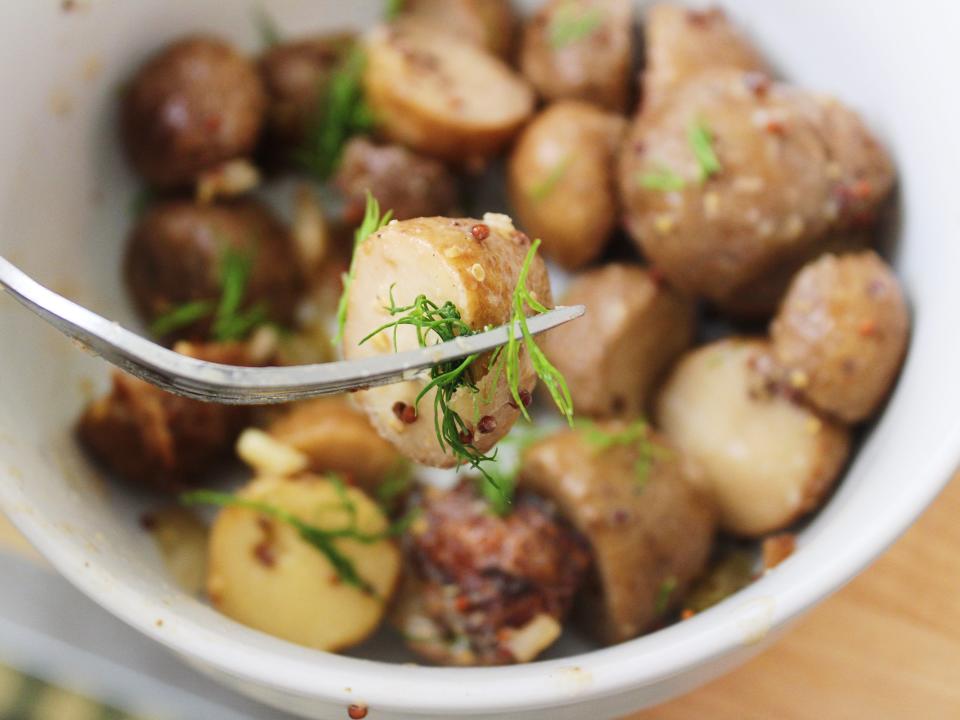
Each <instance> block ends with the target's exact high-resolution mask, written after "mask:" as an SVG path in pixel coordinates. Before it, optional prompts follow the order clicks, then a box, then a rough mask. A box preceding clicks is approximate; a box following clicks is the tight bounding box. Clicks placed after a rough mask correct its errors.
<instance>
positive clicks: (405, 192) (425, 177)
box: [335, 137, 458, 224]
mask: <svg viewBox="0 0 960 720" xmlns="http://www.w3.org/2000/svg"><path fill="white" fill-rule="evenodd" d="M335 182H336V185H337V187H338V188H339V189H340V191H341V192H342V193H343V194H344V196H345V198H346V202H347V208H346V210H345V212H344V214H345V215H346V216H347V217H349V218H356V219H357V224H359V222H360V219H361V218H362V217H363V210H364V207H365V205H366V195H367V192H368V191H369V192H370V194H372V195H373V196H374V197H375V198H376V199H377V201H378V202H379V203H380V207H382V208H384V209H389V210H392V211H393V217H395V218H396V219H397V220H409V219H410V218H418V217H432V216H434V215H449V214H450V213H451V212H452V211H453V209H454V206H455V205H456V204H457V200H458V198H457V181H456V180H455V179H454V177H453V175H452V174H451V173H450V171H449V170H447V168H446V167H444V165H443V163H441V162H439V161H437V160H434V159H433V158H426V157H423V156H421V155H417V154H416V153H415V152H412V151H410V150H407V148H405V147H402V146H400V145H377V144H375V143H373V142H371V141H370V140H369V139H367V138H364V137H357V138H353V139H352V140H350V141H349V142H348V143H347V145H346V147H345V148H344V151H343V159H342V160H341V161H340V167H339V169H338V170H337V176H336V179H335Z"/></svg>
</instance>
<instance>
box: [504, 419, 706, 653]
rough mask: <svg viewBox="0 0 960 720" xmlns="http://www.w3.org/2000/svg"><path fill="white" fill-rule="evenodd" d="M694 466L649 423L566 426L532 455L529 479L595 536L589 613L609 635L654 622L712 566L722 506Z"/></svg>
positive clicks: (623, 635)
mask: <svg viewBox="0 0 960 720" xmlns="http://www.w3.org/2000/svg"><path fill="white" fill-rule="evenodd" d="M636 430H639V431H640V432H635V431H636ZM694 472H695V468H694V467H693V466H691V465H689V464H688V463H687V462H686V461H685V460H684V458H683V456H682V455H680V454H679V453H678V452H677V451H676V450H674V449H673V448H671V447H668V446H667V445H666V443H665V441H664V440H663V439H662V438H660V437H659V436H657V435H654V434H653V433H650V432H649V431H648V430H647V429H646V426H645V425H629V424H627V423H624V422H609V423H603V424H599V425H595V426H587V427H584V428H577V429H574V430H564V431H561V432H559V433H556V434H554V435H552V436H550V437H548V438H546V439H544V440H541V441H539V442H537V443H535V444H534V445H532V446H530V447H529V448H528V449H527V450H526V451H525V452H524V453H523V458H522V465H521V469H520V482H519V487H520V488H522V489H526V490H532V491H533V492H535V493H537V494H538V495H540V496H542V497H544V498H546V499H548V500H552V501H553V502H554V503H556V505H557V507H558V508H559V509H560V514H561V515H563V516H564V517H565V518H566V519H567V520H568V521H569V522H570V523H571V524H572V525H573V526H574V527H575V528H577V529H578V530H579V531H580V532H581V533H582V534H583V535H584V536H585V537H586V538H587V541H588V542H589V543H590V546H591V549H592V551H593V560H594V566H595V568H596V576H597V580H598V586H597V587H595V588H593V589H592V590H591V589H588V592H587V594H586V597H585V598H583V600H584V603H583V605H584V606H583V608H582V610H584V611H585V612H584V614H583V620H584V624H585V625H586V627H587V628H588V629H589V630H590V631H591V632H593V633H595V634H597V635H599V637H600V639H601V640H602V641H603V642H606V643H609V644H613V643H618V642H623V641H625V640H629V639H630V638H634V637H636V636H638V635H640V634H641V633H643V632H645V631H646V630H648V629H650V627H651V626H652V625H654V624H655V623H656V622H657V620H660V619H662V618H664V617H666V615H668V614H669V612H670V610H671V609H673V608H675V607H677V606H678V605H679V603H680V601H681V600H682V598H683V596H684V594H685V593H686V591H687V589H688V588H689V587H690V584H691V582H692V581H693V580H695V579H696V577H697V576H698V575H700V573H701V572H702V571H703V569H704V568H705V567H706V564H707V560H709V558H710V551H711V548H712V547H713V539H714V534H715V530H716V511H715V508H714V507H713V504H712V503H711V501H710V498H709V497H708V496H707V494H706V493H704V492H702V491H701V490H699V489H698V488H697V487H696V486H695V485H694V484H693V483H692V482H691V479H692V478H693V473H694Z"/></svg>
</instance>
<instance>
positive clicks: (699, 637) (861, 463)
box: [0, 0, 960, 719]
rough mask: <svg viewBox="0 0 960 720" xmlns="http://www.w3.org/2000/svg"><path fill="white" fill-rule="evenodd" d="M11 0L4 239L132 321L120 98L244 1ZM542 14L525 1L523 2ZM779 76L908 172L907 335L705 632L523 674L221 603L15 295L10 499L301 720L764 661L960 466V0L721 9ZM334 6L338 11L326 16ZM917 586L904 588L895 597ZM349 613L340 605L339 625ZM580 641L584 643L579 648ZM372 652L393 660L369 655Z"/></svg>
mask: <svg viewBox="0 0 960 720" xmlns="http://www.w3.org/2000/svg"><path fill="white" fill-rule="evenodd" d="M75 4H77V5H78V6H79V9H77V10H74V11H71V12H65V11H63V10H62V9H61V7H60V3H59V2H53V1H52V0H51V1H49V2H35V0H8V1H7V2H4V3H2V4H0V87H3V88H4V92H6V93H7V95H6V97H7V100H6V103H5V107H4V111H3V130H4V131H3V133H2V134H0V197H2V198H3V206H2V208H0V217H2V228H3V232H2V237H0V252H2V253H3V254H4V255H6V256H8V257H9V258H10V259H11V260H13V261H14V262H17V263H20V264H21V265H22V266H23V267H24V268H25V269H27V270H28V271H29V272H31V273H33V274H34V275H35V276H36V277H38V278H39V279H41V280H42V281H45V282H46V283H48V284H50V285H52V286H53V287H54V288H57V289H59V290H60V291H61V292H64V293H66V294H68V295H70V296H72V297H74V298H77V299H79V300H80V301H82V302H84V303H86V304H88V305H89V306H90V307H92V308H94V309H96V310H99V311H102V312H104V313H107V314H109V315H111V316H112V317H115V318H117V319H118V320H120V321H121V322H126V323H134V318H133V316H132V313H131V309H130V306H129V304H128V302H127V301H126V298H125V297H124V292H123V289H122V286H121V284H120V281H119V270H118V268H119V257H120V252H121V248H122V245H123V237H124V232H125V228H126V227H127V225H128V223H129V215H128V210H127V208H128V203H129V202H130V199H131V197H132V196H133V194H134V190H133V188H134V183H133V182H132V178H131V177H130V175H129V173H128V170H127V169H126V167H125V165H124V163H123V161H122V158H121V157H120V155H119V151H118V148H117V142H116V128H115V126H114V110H115V103H114V100H115V97H116V92H117V89H118V87H119V85H120V83H122V82H123V80H124V78H125V77H127V75H128V74H129V73H130V71H131V69H132V68H133V67H134V66H135V65H136V64H137V63H138V62H139V61H141V60H142V59H143V58H144V57H145V56H146V55H147V54H148V53H150V52H151V51H152V50H154V49H155V48H157V47H159V46H161V45H162V44H164V43H165V42H166V41H168V40H170V39H171V38H174V37H176V36H178V35H180V34H183V33H188V32H196V31H198V30H209V31H214V32H218V33H221V34H223V35H225V36H227V37H229V38H233V39H234V40H236V41H237V42H239V43H242V44H244V45H246V46H248V47H250V48H253V47H255V46H256V42H257V41H256V33H255V31H254V28H253V23H252V22H251V19H250V17H251V11H252V6H251V5H250V4H248V3H247V2H224V1H222V0H221V1H219V2H214V1H213V0H208V1H205V2H200V1H199V0H149V1H148V0H138V2H129V1H128V0H90V2H85V0H77V2H76V3H75ZM531 4H532V3H531ZM726 5H727V7H728V9H729V10H730V11H731V13H732V14H733V15H734V16H735V18H736V19H737V21H739V22H740V23H741V24H742V25H743V26H744V27H746V28H747V29H748V31H749V32H751V33H752V34H753V36H754V37H755V38H756V39H757V40H758V42H759V44H760V45H761V46H762V48H763V50H764V51H765V52H766V53H767V54H768V55H769V57H771V58H772V59H773V60H774V61H775V63H776V64H777V66H778V67H779V68H780V69H781V70H782V72H783V74H784V75H785V76H786V77H788V78H790V79H792V80H794V81H796V82H797V83H800V84H802V85H805V86H809V87H811V88H820V89H823V90H826V91H830V92H834V93H836V94H837V95H839V96H840V97H841V98H843V99H844V100H845V101H847V102H848V103H851V104H852V105H854V106H855V107H857V108H859V109H860V110H861V111H862V112H863V113H864V114H865V116H866V117H867V119H868V121H869V122H870V124H871V125H872V126H873V128H874V129H875V130H876V132H877V133H878V134H879V135H880V137H881V138H882V139H883V140H884V142H886V143H887V144H888V145H889V147H890V148H891V149H892V151H893V153H894V155H895V157H896V160H897V163H898V167H899V170H900V177H901V188H900V195H901V199H900V202H901V210H902V223H901V227H900V228H899V239H898V245H897V247H896V250H895V252H894V259H895V261H896V265H897V268H898V270H899V273H900V275H901V277H902V278H903V279H904V281H905V283H906V285H907V287H908V290H909V294H910V299H911V302H912V306H913V312H914V320H915V323H914V331H913V339H912V345H911V350H910V355H909V358H908V361H907V364H906V367H905V369H904V372H903V376H902V378H901V379H900V383H899V385H898V387H897V390H896V392H895V394H894V396H893V398H892V399H891V402H890V404H889V406H888V407H887V409H886V412H885V413H884V415H883V417H882V418H881V420H880V421H879V422H878V423H877V425H876V426H875V427H874V428H873V429H872V431H871V432H870V434H869V437H868V438H867V440H866V442H865V444H864V445H863V447H862V449H861V450H860V452H859V454H858V456H857V458H856V460H855V462H854V463H853V465H852V467H851V469H850V471H849V473H848V474H847V476H846V478H845V479H844V480H843V483H842V485H841V486H840V488H839V490H838V491H837V493H836V494H835V495H834V496H833V498H832V499H831V500H830V502H829V504H828V505H827V507H826V508H825V509H824V510H823V511H822V512H821V513H820V514H819V515H818V516H817V517H816V518H815V519H814V521H813V522H812V523H811V524H810V525H809V527H807V528H806V530H805V531H804V532H803V535H802V537H801V539H800V548H799V551H798V552H797V553H796V554H795V555H794V556H793V557H791V558H790V559H789V560H787V561H786V562H785V563H784V564H783V565H782V566H781V567H780V568H778V569H777V571H776V572H774V573H772V574H771V575H769V576H767V577H765V578H764V579H762V580H760V581H759V582H757V583H755V584H754V585H752V586H751V587H750V588H748V589H747V590H745V591H743V592H741V593H739V594H737V595H736V596H734V597H732V598H730V599H728V600H727V601H725V602H723V603H721V604H720V605H719V606H717V607H715V608H713V609H711V610H709V611H707V612H705V613H703V614H701V615H698V616H697V617H695V618H693V619H692V620H690V621H687V622H684V623H682V624H679V625H675V626H673V627H670V628H667V629H665V630H662V631H660V632H657V633H655V634H653V635H650V636H648V637H644V638H640V639H638V640H634V641H632V642H628V643H624V644H622V645H619V646H616V647H611V648H607V649H603V650H596V651H592V652H585V653H582V654H576V655H573V656H567V657H559V658H555V659H551V660H547V661H543V662H537V663H534V664H530V665H524V666H520V667H509V668H494V669H442V668H428V667H416V666H409V665H399V664H386V663H384V662H375V661H371V660H367V659H359V658H355V657H342V656H337V655H330V654H325V653H321V652H314V651H311V650H307V649H304V648H301V647H297V646H294V645H291V644H288V643H286V642H283V641H281V640H277V639H275V638H272V637H268V636H266V635H263V634H260V633H258V632H255V631H253V630H250V629H247V628H245V627H243V626H240V625H238V624H236V623H234V622H232V621H231V620H229V619H227V618H225V617H223V616H221V615H218V614H217V613H216V612H214V611H213V610H212V609H211V608H209V607H207V606H206V605H204V604H203V603H201V602H199V601H197V600H195V599H193V598H191V597H188V596H186V595H184V594H183V593H181V592H180V591H179V590H177V589H176V588H175V587H174V586H172V585H171V584H170V583H169V582H168V580H167V578H166V576H165V573H164V571H163V568H162V565H161V562H160V560H159V558H158V557H157V554H156V552H155V549H154V548H153V546H152V543H151V541H150V540H149V539H148V537H147V536H146V534H145V533H143V532H142V531H141V529H140V528H139V526H138V514H139V509H140V507H141V506H142V505H143V502H144V500H143V499H142V498H138V497H136V496H133V495H132V494H130V493H127V492H125V491H121V490H118V489H115V488H112V487H111V488H108V487H107V486H106V485H105V484H104V483H103V481H102V480H100V479H98V476H97V474H96V473H94V472H93V471H92V470H91V469H90V468H89V466H88V465H87V463H86V461H85V460H84V458H83V456H82V455H81V454H80V453H79V452H78V450H77V447H76V445H75V444H74V442H73V438H72V435H71V430H72V426H73V423H74V421H75V418H76V417H77V414H78V412H79V411H80V409H81V407H82V406H83V405H84V404H85V402H86V401H87V400H88V399H89V397H90V395H91V392H92V391H93V390H94V389H96V390H99V389H102V388H103V387H105V381H106V377H107V368H106V367H105V366H104V365H103V364H102V363H101V362H100V361H98V360H96V359H94V358H91V357H89V356H87V355H85V354H83V353H82V352H80V351H79V350H77V349H76V348H75V347H73V346H71V344H70V343H69V342H66V341H65V340H64V339H63V338H61V337H59V336H58V335H57V334H56V333H55V332H54V331H52V330H51V329H49V328H48V327H46V326H45V325H44V324H43V323H42V322H40V321H39V320H37V319H36V318H35V317H33V316H32V315H30V314H29V313H27V312H26V311H24V310H22V309H21V308H19V307H18V306H15V305H14V304H13V303H12V302H11V301H9V299H7V298H2V299H0V345H2V350H0V479H2V482H0V497H2V503H3V507H4V509H5V510H6V511H7V512H8V513H9V514H10V516H11V517H12V518H13V520H14V521H15V522H16V523H17V525H18V526H19V527H20V528H21V529H22V530H23V531H24V532H25V533H26V534H27V536H28V537H29V538H30V539H31V540H32V541H33V542H34V543H35V544H36V546H37V547H38V548H39V549H40V550H41V551H42V552H43V553H44V554H45V555H46V557H47V558H49V560H50V561H51V562H52V563H53V564H54V565H56V566H57V568H58V569H59V570H60V571H61V572H62V573H63V574H64V575H65V576H66V577H67V578H69V579H70V580H71V581H72V582H73V583H74V584H76V585H77V586H78V587H79V588H80V589H81V590H83V591H84V592H85V593H87V594H88V595H89V596H90V597H92V598H94V599H95V600H96V601H98V602H99V603H101V604H102V605H103V606H105V607H106V608H108V609H109V610H110V611H112V612H113V613H115V614H116V615H117V616H118V617H120V618H121V619H123V620H124V621H126V622H128V623H130V624H131V625H133V626H134V627H136V628H138V629H139V630H141V631H142V632H144V633H146V634H148V635H150V636H152V637H154V638H155V639H156V640H158V641H159V642H161V643H164V644H166V645H167V646H169V647H170V648H172V649H173V650H175V651H176V652H177V653H179V654H180V655H182V656H183V657H184V658H186V659H188V660H189V661H190V662H191V663H193V664H194V665H195V666H196V667H197V668H199V669H201V670H202V671H204V672H207V673H209V674H211V675H215V676H216V677H218V678H220V679H222V680H223V681H224V682H227V683H229V684H231V685H233V686H234V687H236V688H237V689H239V690H241V691H242V692H245V693H248V694H250V695H253V696H256V697H258V698H261V699H263V700H265V701H266V702H268V703H271V704H273V705H276V706H277V707H281V708H285V709H287V710H289V711H292V712H295V713H301V714H303V715H304V716H309V717H317V718H326V717H330V718H343V717H345V716H346V707H347V706H348V705H350V704H351V703H362V704H366V705H369V706H370V708H371V713H370V717H371V718H374V717H376V718H412V717H423V716H436V717H450V716H459V715H469V716H471V717H497V716H509V717H513V718H552V719H557V718H582V717H585V716H590V717H592V718H598V719H599V718H604V717H611V716H616V715H620V714H623V713H627V712H629V711H631V710H635V709H637V708H640V707H642V706H646V705H650V704H653V703H657V702H660V701H662V700H664V699H666V698H669V697H671V696H673V695H676V694H678V693H681V692H683V691H685V690H687V689H689V688H691V687H693V686H695V685H697V684H699V683H702V682H704V681H706V680H707V679H709V678H712V677H715V676H717V675H719V674H720V673H722V672H724V671H726V670H728V669H729V668H731V667H733V666H735V665H736V664H738V663H740V662H742V661H743V660H745V659H746V658H748V657H749V656H751V655H753V654H754V653H756V652H757V651H758V650H759V649H760V648H762V647H763V646H764V644H765V643H767V642H769V641H770V640H771V638H773V637H775V636H776V635H777V634H778V633H779V632H781V631H782V630H783V629H784V628H785V626H786V625H787V624H788V623H789V621H790V620H792V619H794V618H796V617H797V615H799V614H800V613H802V612H803V611H805V610H807V609H808V608H810V607H811V606H812V605H814V604H815V603H817V602H819V601H820V600H822V599H823V598H824V597H826V596H827V595H829V594H830V593H832V592H833V591H835V590H836V589H837V588H839V587H840V586H841V585H843V584H844V583H845V582H847V581H848V580H849V579H850V578H851V577H853V576H854V575H855V574H856V573H857V572H859V571H860V570H861V569H862V568H863V567H864V566H865V565H867V564H868V563H869V562H870V561H871V560H873V559H874V558H875V557H876V556H877V555H878V554H879V553H880V552H881V551H883V549H884V548H885V547H886V546H887V545H888V544H889V543H891V542H892V541H893V540H894V539H895V538H896V537H897V536H898V535H899V534H900V533H901V532H902V531H903V530H904V529H905V528H906V527H907V526H908V525H909V524H910V523H911V522H912V521H913V520H914V519H915V518H916V517H917V516H918V515H919V514H920V512H921V511H922V510H923V509H924V507H925V506H926V505H927V503H929V502H930V501H931V499H932V498H933V497H934V496H935V495H936V493H937V492H938V491H939V490H940V489H941V488H942V487H943V485H944V483H945V482H946V481H947V479H948V478H949V476H950V474H951V472H952V470H953V468H954V463H955V462H956V461H957V458H958V456H960V412H958V411H957V409H958V408H960V382H957V381H956V379H955V378H954V372H955V371H956V369H957V368H960V332H958V331H957V320H956V311H957V310H958V309H960V282H958V281H957V277H956V276H955V272H956V270H957V269H958V268H960V211H958V209H957V208H958V203H957V199H956V191H955V188H956V185H957V173H958V169H957V168H958V162H960V142H958V137H960V134H958V133H957V128H958V127H960V97H958V94H957V93H956V88H955V77H954V70H955V69H956V68H957V67H960V45H958V44H957V43H956V37H955V28H956V27H958V26H960V5H957V4H956V3H952V2H948V0H943V1H942V2H937V1H936V0H928V1H927V2H914V3H900V2H893V1H892V0H883V1H881V2H877V0H846V1H845V2H842V3H838V2H834V0H789V1H787V0H781V1H780V2H770V0H736V1H735V0H727V2H726ZM269 6H270V12H271V13H272V14H273V15H275V17H276V18H277V19H278V20H279V21H280V25H281V26H282V27H283V28H285V29H286V30H287V31H289V32H290V33H291V34H293V33H294V32H295V31H296V30H297V29H299V28H303V29H304V31H307V30H311V29H316V28H318V27H324V26H327V27H333V26H337V25H360V24H361V23H363V22H369V21H371V20H372V18H374V17H375V16H376V15H377V14H378V12H379V10H380V7H381V3H380V2H376V1H375V0H368V1H366V2H352V3H344V2H335V1H333V0H327V1H326V2H321V1H320V0H313V1H311V2H301V1H297V0H272V2H271V3H270V4H269ZM325 11H326V13H328V14H325ZM904 592H909V588H904ZM331 621H332V622H335V621H336V619H335V618H331ZM564 648H565V649H566V651H570V650H571V649H574V650H575V649H576V646H574V645H566V646H564ZM373 652H375V653H376V652H378V650H377V649H376V648H375V649H374V651H373Z"/></svg>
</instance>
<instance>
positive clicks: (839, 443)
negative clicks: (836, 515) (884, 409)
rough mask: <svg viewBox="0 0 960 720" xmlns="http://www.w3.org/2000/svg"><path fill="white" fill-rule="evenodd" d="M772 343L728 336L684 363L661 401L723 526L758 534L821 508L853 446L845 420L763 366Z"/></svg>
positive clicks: (665, 420)
mask: <svg viewBox="0 0 960 720" xmlns="http://www.w3.org/2000/svg"><path fill="white" fill-rule="evenodd" d="M770 352H771V349H770V346H769V344H768V343H767V342H765V341H761V340H747V339H729V340H721V341H718V342H715V343H712V344H710V345H707V346H705V347H702V348H700V349H698V350H695V351H694V352H692V353H690V354H689V355H687V356H686V357H684V358H683V359H682V360H681V361H680V363H679V364H678V365H677V367H676V369H675V370H674V372H673V375H672V377H671V378H670V379H669V380H668V381H667V384H666V386H665V387H664V389H663V392H662V394H661V396H660V400H659V408H658V417H659V421H660V426H661V428H662V429H663V432H664V433H666V435H667V437H669V438H670V440H672V441H673V443H674V444H675V445H677V446H678V447H679V448H680V449H681V450H682V451H683V452H685V453H686V454H687V455H689V456H690V458H691V459H693V460H694V461H696V462H697V463H699V464H700V466H701V467H702V469H703V471H704V480H705V482H706V485H707V487H708V488H709V489H710V490H711V491H712V493H713V495H714V497H715V498H716V501H717V504H718V505H719V507H720V524H721V526H722V527H723V529H725V530H727V531H728V532H731V533H733V534H736V535H743V536H747V537H758V536H760V535H764V534H766V533H770V532H774V531H776V530H780V529H782V528H785V527H787V526H788V525H790V524H791V523H792V522H794V521H795V520H796V519H798V518H799V517H801V516H802V515H804V514H805V513H808V512H810V511H811V510H814V509H816V508H817V506H818V505H819V504H820V502H821V501H822V500H823V498H824V497H825V496H826V494H827V492H829V490H830V488H831V487H833V484H834V482H835V481H836V479H837V477H838V476H839V474H840V471H841V470H842V469H843V466H844V464H845V463H846V460H847V456H848V454H849V451H850V433H849V431H848V430H847V428H846V427H844V426H842V425H839V424H836V423H833V422H831V421H829V420H826V419H824V418H821V417H819V416H818V415H817V414H816V413H814V412H813V411H812V410H809V409H807V408H806V407H804V406H802V405H800V404H799V403H797V402H794V401H793V400H792V399H791V398H790V397H788V396H787V395H786V393H785V392H784V391H783V389H782V388H780V387H779V386H778V385H777V384H776V382H774V381H771V379H770V377H769V376H768V375H767V374H766V372H765V368H767V367H770V366H771V365H772V359H771V358H770Z"/></svg>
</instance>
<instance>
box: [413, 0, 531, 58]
mask: <svg viewBox="0 0 960 720" xmlns="http://www.w3.org/2000/svg"><path fill="white" fill-rule="evenodd" d="M398 19H399V20H400V21H401V22H403V23H414V24H416V25H417V26H422V27H424V28H426V29H427V30H429V31H432V32H440V33H446V34H448V35H455V36H456V38H457V40H459V41H461V42H466V43H469V44H471V45H476V46H477V47H480V48H483V49H484V50H487V51H488V52H491V53H493V54H494V55H499V56H500V57H502V58H504V59H508V58H509V56H510V51H511V50H512V48H513V41H514V35H515V34H516V24H517V22H516V21H517V19H516V17H515V15H514V11H513V3H512V2H511V1H510V0H404V3H403V7H402V9H401V12H400V15H399V18H398Z"/></svg>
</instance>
